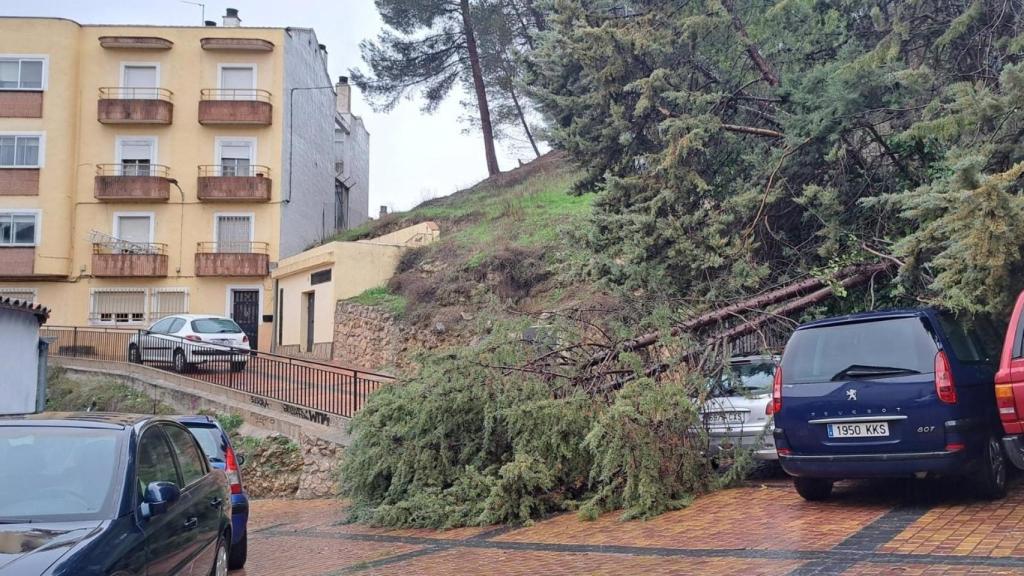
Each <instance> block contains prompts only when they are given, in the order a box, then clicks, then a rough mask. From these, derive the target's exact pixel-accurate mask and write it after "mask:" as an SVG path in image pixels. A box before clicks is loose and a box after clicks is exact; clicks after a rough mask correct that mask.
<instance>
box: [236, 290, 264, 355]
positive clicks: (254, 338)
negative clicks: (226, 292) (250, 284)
mask: <svg viewBox="0 0 1024 576" xmlns="http://www.w3.org/2000/svg"><path fill="white" fill-rule="evenodd" d="M231 319H232V320H234V321H235V322H236V323H237V324H238V326H239V327H241V329H242V332H245V335H246V336H248V337H249V347H250V348H252V349H253V350H256V349H257V348H259V330H260V291H259V290H232V291H231Z"/></svg>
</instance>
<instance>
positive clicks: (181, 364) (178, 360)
mask: <svg viewBox="0 0 1024 576" xmlns="http://www.w3.org/2000/svg"><path fill="white" fill-rule="evenodd" d="M174 371H175V372H177V373H178V374H184V373H185V372H188V362H186V361H185V352H184V351H182V350H175V351H174Z"/></svg>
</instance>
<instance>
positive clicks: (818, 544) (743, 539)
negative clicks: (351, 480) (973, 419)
mask: <svg viewBox="0 0 1024 576" xmlns="http://www.w3.org/2000/svg"><path fill="white" fill-rule="evenodd" d="M922 489H923V490H922ZM960 492H962V490H961V487H960V486H958V485H957V484H955V483H946V484H937V483H932V482H926V483H920V484H913V485H910V486H908V485H906V484H904V483H900V482H895V483H894V482H885V483H874V482H871V483H867V482H857V483H844V484H842V485H840V486H837V490H836V496H835V497H834V498H833V499H832V500H830V501H828V502H824V503H810V502H805V501H803V500H802V499H801V498H800V497H799V496H798V495H797V494H796V493H795V492H794V491H793V489H792V487H791V485H790V483H789V482H788V481H787V480H786V479H784V478H779V479H773V480H770V481H767V482H766V483H764V484H760V485H750V486H747V487H742V488H735V489H730V490H723V491H720V492H716V493H713V494H709V495H707V496H703V497H701V498H698V499H697V500H696V501H695V502H694V503H693V504H692V505H691V506H690V507H689V508H687V509H684V510H680V511H676V512H670V513H667V514H663V515H661V516H659V517H657V518H654V519H653V520H650V521H647V522H644V521H632V522H620V521H619V520H618V518H617V515H616V514H609V515H605V516H603V517H602V518H600V519H599V520H597V521H594V522H582V521H580V520H579V519H577V518H576V516H575V515H574V514H563V515H560V516H557V517H554V518H551V519H548V520H544V521H541V522H537V523H536V524H535V525H533V526H530V527H523V528H515V529H513V528H502V527H499V528H493V527H492V528H464V529H457V530H450V531H445V532H439V531H434V530H397V531H386V530H379V529H373V528H368V527H365V526H358V525H347V524H342V523H341V522H342V521H343V519H344V511H343V505H342V504H341V503H339V502H335V501H325V500H318V501H280V500H278V501H271V500H264V501H258V502H255V503H254V504H253V509H252V510H253V511H252V517H251V518H252V519H251V520H250V522H251V524H250V530H251V533H250V536H249V537H250V550H249V564H248V566H247V567H246V569H245V570H244V571H239V572H236V573H234V574H235V575H236V576H271V575H279V576H299V575H303V576H307V575H308V576H327V575H334V574H367V575H370V574H374V575H376V574H507V575H518V574H609V575H611V574H701V575H717V574H723V575H724V574H738V573H743V574H763V575H794V576H797V575H804V574H843V575H875V574H901V575H916V574H929V575H931V574H951V575H953V574H1024V542H1022V539H1024V538H1022V537H1024V486H1022V485H1020V484H1015V485H1014V486H1013V488H1011V493H1010V495H1009V496H1008V497H1007V498H1006V499H1005V500H1002V501H998V502H983V501H978V500H975V499H972V498H970V497H966V496H961V495H960Z"/></svg>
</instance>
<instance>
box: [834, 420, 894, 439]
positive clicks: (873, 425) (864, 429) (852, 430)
mask: <svg viewBox="0 0 1024 576" xmlns="http://www.w3.org/2000/svg"><path fill="white" fill-rule="evenodd" d="M888 435H889V423H888V422H850V423H849V424H829V425H828V437H829V438H871V437H875V436H888Z"/></svg>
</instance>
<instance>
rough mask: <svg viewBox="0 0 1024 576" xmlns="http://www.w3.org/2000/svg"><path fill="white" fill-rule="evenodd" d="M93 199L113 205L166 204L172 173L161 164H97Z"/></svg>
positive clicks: (169, 193) (169, 192) (169, 194)
mask: <svg viewBox="0 0 1024 576" xmlns="http://www.w3.org/2000/svg"><path fill="white" fill-rule="evenodd" d="M94 195H95V197H96V199H97V200H102V201H110V202H166V201H167V200H168V199H169V198H170V196H171V184H170V169H169V168H168V167H167V166H163V165H161V164H97V165H96V185H95V189H94Z"/></svg>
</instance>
